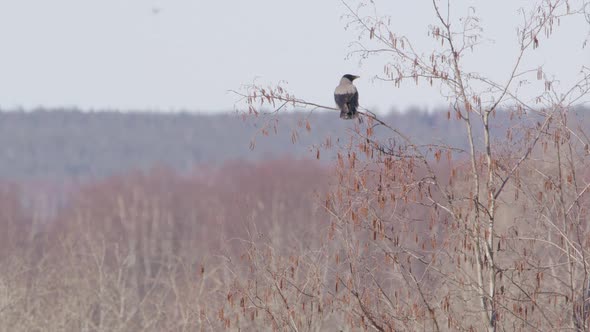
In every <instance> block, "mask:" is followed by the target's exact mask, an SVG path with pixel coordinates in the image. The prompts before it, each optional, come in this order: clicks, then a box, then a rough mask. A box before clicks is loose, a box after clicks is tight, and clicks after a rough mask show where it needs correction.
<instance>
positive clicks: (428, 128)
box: [0, 109, 590, 181]
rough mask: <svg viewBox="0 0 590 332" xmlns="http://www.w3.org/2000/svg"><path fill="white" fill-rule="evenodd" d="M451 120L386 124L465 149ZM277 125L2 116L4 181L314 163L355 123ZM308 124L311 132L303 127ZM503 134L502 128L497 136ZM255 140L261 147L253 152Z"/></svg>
mask: <svg viewBox="0 0 590 332" xmlns="http://www.w3.org/2000/svg"><path fill="white" fill-rule="evenodd" d="M587 113H588V112H587V109H584V110H578V111H577V112H576V114H577V117H578V118H579V121H580V125H582V126H584V125H586V126H587V125H588V124H590V117H589V116H587ZM497 116H508V115H506V114H498V115H497ZM447 117H448V114H447V111H446V110H441V111H437V112H431V113H428V112H425V111H420V110H417V109H410V110H408V111H406V112H403V113H398V112H391V113H389V114H387V115H384V116H382V119H383V120H384V121H385V122H387V123H389V124H391V125H392V126H393V127H395V128H399V129H400V130H401V131H402V132H404V133H405V134H407V135H408V136H410V137H412V138H413V139H414V140H415V141H417V142H418V143H420V142H422V141H423V142H433V141H439V142H441V143H449V144H452V145H453V146H464V145H465V144H464V142H463V141H462V139H463V138H462V135H461V134H462V132H463V131H464V128H463V126H462V124H461V122H459V121H448V119H447ZM276 120H277V123H278V130H277V133H276V134H275V132H274V130H269V136H271V137H261V136H262V134H261V132H260V128H261V127H262V126H263V123H264V122H265V121H267V122H268V121H275V118H272V119H271V118H270V117H259V118H258V119H252V118H251V117H247V118H244V117H242V116H240V115H239V114H237V113H225V114H216V115H211V114H198V113H151V112H117V111H108V110H107V111H95V112H82V111H78V110H68V109H43V110H35V111H3V112H0V142H1V144H2V145H1V149H0V179H2V180H14V181H21V180H52V181H53V180H58V181H59V180H64V179H78V180H85V179H99V178H104V177H106V176H110V175H115V174H119V173H122V172H126V171H129V170H148V169H151V168H154V167H162V166H163V167H168V168H172V169H174V170H177V171H181V172H185V171H189V170H191V169H193V168H194V167H195V166H197V165H198V166H217V165H220V164H222V163H224V162H226V161H229V160H249V161H260V160H269V159H275V158H281V157H284V156H290V157H295V158H302V159H306V158H309V159H311V158H315V153H314V152H313V151H314V149H313V146H314V145H318V144H321V143H322V142H325V140H326V139H327V138H330V139H331V140H332V142H335V144H338V142H340V144H345V143H344V142H341V141H340V139H342V140H344V138H345V137H346V133H347V131H349V130H350V129H351V128H353V127H354V124H355V122H354V121H342V120H340V119H339V118H338V116H337V114H336V113H332V112H312V113H309V112H288V113H284V114H281V115H280V116H277V117H276ZM306 120H307V121H309V124H310V127H311V130H305V128H304V127H303V128H302V123H303V122H304V121H306ZM508 122H509V121H502V122H501V123H508ZM273 123H274V122H273ZM293 130H297V131H298V139H297V142H296V144H293V142H292V135H293ZM504 132H505V131H504V130H497V133H498V134H499V135H503V134H504ZM257 133H258V134H257ZM476 134H477V133H476ZM253 138H254V139H255V140H256V144H255V147H254V149H250V145H251V141H252V139H253ZM331 153H332V154H333V153H334V149H332V150H331V151H327V152H326V154H323V155H322V161H329V160H331V159H333V158H332V157H331V155H330V154H331Z"/></svg>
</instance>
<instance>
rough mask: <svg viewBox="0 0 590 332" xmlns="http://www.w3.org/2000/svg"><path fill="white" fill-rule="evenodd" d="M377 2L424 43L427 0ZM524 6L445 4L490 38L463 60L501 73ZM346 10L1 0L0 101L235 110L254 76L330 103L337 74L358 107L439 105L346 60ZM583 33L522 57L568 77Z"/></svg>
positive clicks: (291, 2)
mask: <svg viewBox="0 0 590 332" xmlns="http://www.w3.org/2000/svg"><path fill="white" fill-rule="evenodd" d="M349 2H350V3H354V0H350V1H349ZM377 2H379V1H377ZM381 2H384V3H385V4H383V5H381V7H380V8H382V12H383V13H388V14H390V15H391V16H392V20H393V24H394V28H395V29H396V30H397V31H399V33H400V34H408V35H410V36H411V37H414V38H416V40H417V42H418V44H420V43H422V42H423V43H428V42H429V39H427V37H426V33H427V24H428V23H429V22H431V21H432V15H433V12H432V8H431V2H430V1H424V0H423V1H407V0H389V1H381ZM531 2H532V1H531V0H495V1H489V0H479V1H475V0H461V1H457V2H455V1H453V6H456V9H457V10H458V11H459V8H460V5H459V3H461V4H469V5H473V6H475V7H476V8H477V13H478V14H479V15H480V16H481V18H482V24H483V26H484V28H485V29H486V31H485V33H486V34H487V36H488V37H489V38H490V41H488V42H487V43H486V45H485V46H484V47H483V48H482V51H481V52H479V53H477V54H475V55H473V56H472V57H471V58H470V59H467V61H468V65H470V66H473V67H474V68H476V67H477V66H480V67H481V65H482V64H485V65H484V66H483V67H482V68H483V70H485V71H487V72H486V73H488V74H490V75H492V76H494V77H496V78H497V79H499V80H502V78H503V77H506V75H508V72H507V71H506V67H507V65H509V64H510V63H512V61H513V60H514V48H513V47H514V41H515V35H516V34H515V31H516V30H515V24H516V23H518V19H519V16H518V14H517V11H516V10H517V8H518V7H519V6H526V5H528V4H530V3H531ZM455 4H456V5H455ZM460 11H461V12H457V13H456V15H457V16H459V15H460V14H461V15H462V14H464V13H465V12H466V10H465V9H460ZM345 13H346V8H345V7H344V6H343V5H342V3H341V2H340V1H339V0H321V1H320V0H296V1H295V0H248V1H243V0H233V1H227V0H226V1H207V0H160V1H151V0H51V1H48V0H14V1H11V0H0V106H1V107H2V108H12V107H24V108H32V107H36V106H40V105H42V106H49V107H52V106H77V107H81V108H84V109H90V108H107V107H108V108H119V109H152V110H178V109H187V110H194V111H219V110H232V109H233V106H234V102H235V100H236V97H235V96H234V95H232V94H230V93H228V92H227V90H229V89H238V88H239V87H240V85H241V84H244V83H249V82H251V81H252V80H253V79H255V78H258V81H259V82H272V81H278V80H286V81H288V83H289V85H288V87H289V88H290V90H291V91H292V92H293V93H295V94H296V95H297V96H298V97H300V98H305V99H309V100H311V101H314V102H317V103H321V104H326V105H331V104H333V100H332V92H333V89H334V87H335V86H336V85H337V83H338V80H339V78H340V76H341V75H342V74H344V73H353V74H358V75H360V76H361V77H362V78H361V79H360V80H359V81H358V83H357V86H358V87H359V90H360V91H361V92H360V95H361V104H363V105H364V106H366V107H371V108H374V109H375V110H381V111H385V110H389V109H390V108H391V107H395V108H398V109H405V108H407V107H409V106H419V107H429V108H432V107H434V106H436V105H444V100H443V99H442V97H441V96H440V94H439V92H438V91H437V89H428V88H423V89H419V88H416V87H415V86H414V85H412V84H408V85H405V86H404V87H402V88H401V89H396V88H393V87H391V86H388V85H385V84H379V83H373V82H371V81H370V80H369V79H368V78H370V77H372V76H373V75H375V74H378V73H380V72H381V70H382V68H383V64H382V63H380V62H379V61H374V62H370V61H369V62H367V63H365V64H363V65H359V63H358V60H357V59H349V60H347V59H345V57H346V54H347V53H348V51H349V48H348V44H349V42H350V41H352V40H354V39H355V37H356V36H355V34H354V31H346V30H345V29H344V25H345V23H346V21H345V20H344V19H342V15H343V14H345ZM588 29H589V27H588V24H587V23H585V22H584V21H583V20H582V19H577V20H572V21H571V22H567V23H563V24H562V25H561V27H560V28H559V30H558V33H557V34H556V35H554V36H553V38H551V40H550V42H548V43H542V45H541V48H539V49H538V50H537V51H536V55H535V58H533V59H529V60H528V61H530V63H531V64H532V65H534V64H541V65H544V66H545V68H546V70H547V71H549V72H552V73H554V74H559V76H560V77H562V79H563V80H565V81H567V80H572V79H573V78H574V77H575V75H576V73H577V72H578V71H579V69H580V66H581V65H582V64H585V65H586V66H590V51H589V50H590V47H587V48H586V49H582V47H581V46H582V45H581V42H582V40H583V39H584V37H585V35H586V34H587V33H588ZM511 47H512V52H509V51H507V50H508V49H510V48H511Z"/></svg>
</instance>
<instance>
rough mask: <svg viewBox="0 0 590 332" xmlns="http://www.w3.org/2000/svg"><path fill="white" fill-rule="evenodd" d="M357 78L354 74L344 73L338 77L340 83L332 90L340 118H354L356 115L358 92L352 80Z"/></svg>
mask: <svg viewBox="0 0 590 332" xmlns="http://www.w3.org/2000/svg"><path fill="white" fill-rule="evenodd" d="M357 78H359V77H358V76H355V75H350V74H346V75H344V76H342V78H341V79H340V84H338V86H337V87H336V90H334V100H335V101H336V105H338V108H339V109H340V118H341V119H346V120H348V119H354V118H356V117H358V113H357V108H358V107H359V93H358V91H357V89H356V86H354V84H352V81H354V80H355V79H357Z"/></svg>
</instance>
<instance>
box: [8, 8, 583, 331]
mask: <svg viewBox="0 0 590 332" xmlns="http://www.w3.org/2000/svg"><path fill="white" fill-rule="evenodd" d="M358 3H359V4H358V6H352V5H349V4H348V3H347V2H343V4H344V5H345V7H346V8H347V9H348V12H347V15H345V19H346V20H347V27H348V28H350V29H351V30H352V31H356V33H358V40H357V41H355V42H354V43H353V44H352V45H351V47H352V51H351V54H350V56H351V57H358V58H360V59H362V60H363V61H374V62H377V63H379V64H383V72H382V73H378V74H377V75H376V77H375V80H379V81H384V82H389V83H390V84H391V85H392V91H393V92H395V87H399V86H401V85H403V84H415V85H417V86H422V85H427V86H436V87H438V88H439V89H440V91H441V94H443V95H444V96H445V97H446V98H447V100H448V108H446V110H445V111H444V112H442V113H438V114H437V115H435V116H428V115H426V114H420V115H416V114H409V115H403V116H402V115H395V114H394V115H390V116H384V115H378V114H375V113H373V112H371V110H368V109H362V110H361V116H360V120H352V121H347V122H346V121H343V120H340V119H338V117H337V113H336V112H331V113H330V112H328V113H323V114H322V115H321V116H319V117H314V116H315V114H316V113H313V116H312V112H314V111H315V110H317V109H324V110H334V108H333V107H332V106H331V105H319V104H318V103H316V102H315V101H313V100H307V99H305V98H300V97H295V95H294V94H293V92H290V91H288V90H287V88H286V87H285V86H283V85H281V84H270V85H265V86H262V85H248V86H244V87H243V89H241V90H237V91H234V93H235V94H237V96H238V97H242V98H243V99H242V102H243V104H241V105H240V106H241V107H242V109H243V110H244V112H243V116H244V117H245V118H246V121H254V122H255V123H256V125H255V127H253V128H249V129H251V135H249V137H248V139H244V138H243V137H241V138H240V139H239V140H238V139H237V140H236V141H237V142H235V144H242V146H246V145H250V148H251V149H253V150H254V151H257V150H256V149H259V148H260V147H261V146H264V144H269V143H268V142H275V143H276V142H277V141H278V140H279V139H283V140H284V139H285V137H286V138H287V140H288V141H289V142H288V144H292V145H293V146H298V147H299V148H300V149H302V150H304V151H305V154H304V153H301V152H300V154H299V155H306V156H308V157H309V156H310V155H311V156H312V157H315V159H313V158H312V159H311V160H310V159H296V158H289V157H282V158H266V159H263V158H260V160H258V161H256V162H251V161H248V162H247V161H238V160H240V159H236V160H235V161H228V160H221V159H223V158H221V157H220V159H219V160H215V161H216V162H214V163H209V164H206V163H205V164H199V163H198V162H195V159H190V158H188V159H185V157H186V155H187V154H188V153H189V151H197V150H196V149H193V148H192V147H190V146H189V145H182V144H180V143H178V142H184V141H183V138H182V137H184V139H185V141H186V142H192V139H194V138H195V137H196V136H197V135H198V134H197V132H194V131H192V129H191V128H190V126H185V127H182V125H179V126H180V127H174V126H176V125H178V123H184V124H186V123H187V122H188V121H189V120H190V119H192V120H190V121H194V120H195V119H194V118H191V116H188V115H176V117H175V115H170V116H169V117H168V118H166V117H165V116H163V115H162V116H161V117H162V118H160V116H159V115H158V116H155V117H156V118H157V119H156V121H154V118H150V117H146V118H143V120H141V121H146V123H147V125H146V127H145V128H147V127H150V126H152V124H153V123H155V122H159V123H161V124H162V127H165V128H168V129H167V130H166V131H159V132H158V135H162V136H164V135H163V134H162V133H167V134H170V135H178V136H174V137H175V140H173V141H174V142H176V143H178V144H164V143H162V142H165V139H162V140H155V141H152V140H151V136H150V135H148V134H146V137H148V136H150V140H147V139H146V141H142V143H141V144H138V145H133V144H131V145H130V146H133V147H134V148H133V149H121V150H117V152H116V153H115V154H113V155H111V156H116V158H115V159H117V158H122V159H121V162H120V163H119V166H120V165H122V164H124V163H125V162H127V161H129V165H131V167H129V169H125V170H121V169H114V168H110V166H104V167H103V168H100V172H97V173H93V172H92V171H90V170H91V169H92V168H91V166H93V165H95V164H94V163H93V162H91V161H89V160H85V161H83V162H81V164H82V165H84V166H85V167H86V168H84V167H83V168H82V169H81V170H80V169H78V168H76V169H75V171H74V173H76V174H83V175H84V176H87V177H86V178H84V181H81V182H72V183H69V184H68V185H60V186H58V187H59V191H55V190H52V189H51V188H49V189H47V188H45V190H35V189H34V187H33V189H31V183H30V182H29V183H24V182H22V183H21V182H18V181H9V180H8V179H7V180H4V181H3V182H1V183H0V229H2V232H0V248H1V250H0V331H226V330H227V331H588V330H589V329H590V258H589V255H590V224H589V223H588V217H589V210H590V198H589V197H590V193H589V191H590V138H589V137H590V132H589V131H590V129H589V128H588V126H587V123H588V119H590V118H589V117H588V115H586V113H587V109H586V108H584V107H585V104H586V103H587V102H588V101H589V100H590V98H589V97H590V68H589V67H588V66H589V64H588V63H581V64H576V66H577V67H576V73H575V74H576V75H574V76H575V79H573V80H571V81H568V80H560V78H559V74H560V73H551V72H549V71H548V70H547V69H546V67H545V66H546V64H538V63H536V62H535V61H534V55H535V54H536V52H541V50H542V48H543V45H545V43H548V42H549V41H550V40H551V38H552V37H553V36H554V34H555V33H556V31H558V30H559V27H560V24H562V22H566V21H569V20H573V21H575V20H577V22H578V24H584V25H583V26H584V27H585V28H586V29H587V30H589V31H590V4H588V3H587V1H582V0H578V1H573V0H572V1H566V0H542V1H536V2H534V3H533V2H531V3H530V4H527V6H528V7H526V8H523V9H522V10H521V11H519V15H520V16H521V18H522V21H521V24H520V25H519V26H517V27H515V33H514V34H513V35H512V36H510V38H513V39H514V40H515V41H516V42H515V44H514V45H515V47H514V49H511V50H503V52H509V54H510V55H511V56H513V62H512V63H513V65H512V66H511V67H509V68H504V69H505V71H504V72H503V76H500V77H501V79H500V80H498V79H497V77H498V76H495V74H497V73H493V74H494V75H486V74H485V69H486V64H485V63H477V61H472V60H474V59H473V57H474V55H473V54H474V53H472V52H473V49H477V48H478V47H479V46H480V44H481V43H482V40H485V38H486V35H485V30H484V29H483V28H482V25H481V22H480V20H479V19H478V16H477V14H476V11H475V10H473V9H472V8H471V7H468V6H467V7H465V8H455V7H453V5H452V4H451V1H443V0H440V1H439V0H434V1H432V8H431V9H432V10H431V12H430V13H429V14H428V15H430V17H431V18H432V20H431V21H432V22H431V24H430V25H428V26H426V27H424V29H425V30H424V31H425V33H426V34H427V35H428V36H429V37H430V38H431V39H432V41H433V43H432V45H430V46H428V47H424V45H416V44H414V43H413V40H411V38H409V37H406V36H404V35H402V34H399V33H398V32H396V31H394V30H393V29H392V28H391V25H390V17H389V16H388V15H387V13H382V12H381V11H380V8H379V7H378V6H377V5H376V4H375V3H374V2H373V1H364V0H361V1H358ZM425 15H426V14H425ZM587 41H588V40H587V39H586V40H580V43H579V44H580V47H585V45H586V43H587ZM475 54H477V53H475ZM475 60H477V59H475ZM550 60H552V61H559V59H550ZM469 61H471V62H469ZM473 63H476V64H477V65H475V66H474V65H473ZM578 65H579V66H578ZM473 67H475V69H474V68H473ZM488 74H489V73H488ZM361 100H362V99H361ZM291 109H297V110H300V111H302V112H301V113H296V114H294V115H293V114H290V115H283V113H286V112H288V111H289V110H291ZM11 116H12V117H13V120H14V119H15V118H16V121H21V120H22V119H21V118H19V117H22V116H23V115H22V114H17V115H14V114H13V115H9V116H7V117H8V118H10V117H11ZM35 116H41V117H44V116H50V115H48V114H44V113H37V114H36V115H34V116H33V119H36V118H35ZM61 116H63V119H65V118H67V117H68V116H72V114H70V115H66V116H64V115H63V113H61ZM73 116H74V117H78V116H80V117H83V116H82V115H80V114H78V113H75V115H73ZM103 116H104V115H103ZM108 116H114V117H118V115H113V114H109V115H108ZM412 116H414V117H417V120H416V119H414V120H415V122H416V123H420V124H421V126H422V125H423V123H424V122H432V123H429V124H428V125H424V127H420V128H421V130H424V128H426V130H425V131H428V132H429V134H421V133H420V134H418V133H417V132H416V131H413V129H415V128H416V126H409V125H404V123H409V122H402V121H401V120H403V119H405V120H404V121H412V119H411V117H412ZM89 117H90V118H92V117H94V121H99V122H100V121H102V119H101V118H100V117H101V116H100V115H90V116H89ZM131 117H132V118H133V117H135V116H131ZM165 118H166V119H165ZM63 119H62V120H63ZM97 119H98V120H97ZM138 119H139V117H138V118H136V119H135V120H136V121H138V123H139V122H141V121H140V120H138ZM146 119H147V120H146ZM164 119H165V120H164ZM179 119H180V120H179ZM285 119H288V121H290V122H289V123H288V124H287V125H285V124H284V121H285ZM328 119H329V120H330V121H340V122H338V125H337V126H336V127H328V126H327V125H324V124H323V123H322V121H328ZM408 119H409V120H408ZM62 120H60V121H62ZM398 120H400V121H398ZM51 121H53V120H51ZM76 121H77V120H76ZM167 121H169V122H167ZM282 121H283V122H282ZM65 122H67V121H65ZM131 122H132V123H135V122H133V121H131ZM196 122H197V121H195V123H196ZM171 123H174V124H171ZM443 123H444V124H443ZM134 126H136V124H134ZM202 126H203V127H202V128H205V127H207V126H205V125H202ZM66 127H67V126H66ZM73 127H76V126H73ZM162 127H160V128H162ZM141 128H144V127H141ZM174 128H183V129H182V130H175V129H174ZM437 128H438V129H439V130H440V128H446V129H445V130H446V131H447V132H442V133H441V132H436V130H437ZM142 130H143V129H142ZM203 130H205V129H203ZM236 130H237V129H236ZM74 131H75V130H74ZM227 131H230V130H227ZM97 132H98V133H101V131H100V130H98V131H97ZM120 132H125V130H121V131H120ZM146 132H149V131H146ZM179 133H180V134H179ZM75 134H76V133H75ZM77 134H79V133H77ZM77 134H76V135H77ZM89 135H90V134H89ZM313 135H317V136H313ZM439 135H440V137H439ZM82 136H84V135H82ZM98 136H101V137H102V135H98ZM310 137H311V138H310ZM439 138H440V139H439ZM306 140H307V141H306ZM156 141H157V142H156ZM220 141H221V139H220V140H217V139H213V138H211V139H210V140H207V137H199V142H201V144H202V146H203V147H205V146H206V147H207V148H210V147H211V146H215V144H216V143H217V144H221V143H220ZM146 142H147V143H146ZM265 142H267V143H265ZM19 144H24V145H23V146H29V145H30V144H29V143H28V142H27V141H26V140H24V143H23V142H20V143H19ZM187 144H188V143H187ZM270 144H272V143H270ZM33 145H34V144H33ZM81 146H84V145H81ZM89 146H91V147H92V149H94V148H97V146H98V147H100V144H98V145H95V144H91V145H89ZM283 146H284V145H281V146H279V147H278V148H277V147H275V151H276V150H279V151H282V149H283V148H282V147H283ZM87 147H88V146H84V148H83V149H82V150H84V149H85V148H87ZM137 147H140V149H139V150H138V151H144V152H145V154H143V153H140V154H139V155H140V156H139V157H138V158H137V159H133V158H134V157H137V156H135V155H134V153H132V152H131V151H136V150H135V149H136V148H137ZM220 147H221V145H217V148H216V149H212V150H207V149H200V150H198V152H199V153H202V152H203V151H208V152H207V153H213V152H211V151H214V152H219V151H220V150H222V149H221V148H220ZM150 148H153V149H158V151H162V152H161V153H162V154H163V155H165V157H164V158H163V159H164V160H168V161H171V164H169V165H167V164H165V163H164V164H163V165H164V166H161V167H152V168H150V167H135V166H136V165H140V166H147V164H150V165H152V164H153V165H158V164H159V163H158V160H157V158H151V159H150V158H147V159H142V158H144V157H145V156H146V155H148V154H149V152H148V151H150ZM33 150H35V148H34V147H31V151H33ZM73 150H74V151H79V150H76V149H73ZM106 150H109V149H106ZM309 150H311V151H312V152H311V154H310V153H309ZM35 151H36V150H35ZM93 151H94V150H93ZM96 151H98V150H96ZM109 151H111V150H109ZM70 152H71V151H70ZM111 152H112V151H111ZM199 153H196V152H195V155H194V156H193V157H194V158H197V157H195V156H197V155H199ZM94 154H95V153H90V154H85V153H78V152H74V153H67V154H66V153H64V156H66V155H67V156H76V158H77V157H80V156H81V157H80V158H82V159H84V158H86V157H87V155H94ZM228 154H229V155H234V154H233V153H228ZM285 154H288V153H285ZM285 154H283V155H285ZM9 155H10V153H8V152H6V151H4V152H3V153H2V154H0V157H1V158H12V157H10V156H9ZM127 157H128V158H129V159H125V160H123V159H124V158H127ZM238 157H239V156H238ZM33 159H34V160H37V159H35V158H33ZM228 159H229V158H228ZM19 160H20V159H19ZM22 160H24V159H22ZM27 165H28V164H27ZM179 165H180V166H179ZM2 169H4V170H5V171H6V172H7V173H6V174H8V173H9V172H13V170H9V168H2V167H0V170H2ZM31 169H33V170H34V172H33V174H36V175H38V174H45V173H43V172H45V170H41V171H40V170H39V168H34V167H32V168H31ZM55 169H60V167H56V168H55ZM55 169H51V171H47V172H46V173H52V172H54V171H55ZM130 169H131V170H130ZM133 169H135V170H133ZM35 172H38V173H35ZM59 172H61V171H59ZM66 173H67V172H66ZM11 174H12V173H11ZM14 174H17V173H14ZM25 175H26V174H25ZM62 175H63V174H62V173H60V176H62ZM92 175H95V176H94V177H93V176H92ZM98 175H99V176H98ZM22 176H23V174H21V173H18V175H17V176H16V177H17V178H19V179H21V178H22ZM25 177H26V176H25ZM60 179H61V177H60ZM58 193H59V194H58Z"/></svg>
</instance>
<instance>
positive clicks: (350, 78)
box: [342, 74, 359, 82]
mask: <svg viewBox="0 0 590 332" xmlns="http://www.w3.org/2000/svg"><path fill="white" fill-rule="evenodd" d="M342 77H344V78H347V79H348V80H349V81H351V82H352V81H354V80H356V79H357V78H359V76H356V75H351V74H346V75H344V76H342Z"/></svg>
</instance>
